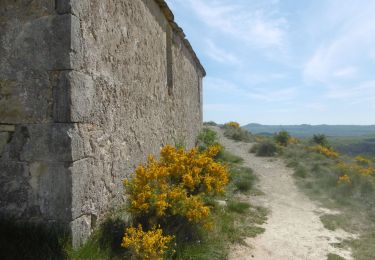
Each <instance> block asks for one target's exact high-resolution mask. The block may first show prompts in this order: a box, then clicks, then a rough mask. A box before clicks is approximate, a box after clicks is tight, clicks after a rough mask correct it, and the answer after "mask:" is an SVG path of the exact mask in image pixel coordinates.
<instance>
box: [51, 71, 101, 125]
mask: <svg viewBox="0 0 375 260" xmlns="http://www.w3.org/2000/svg"><path fill="white" fill-rule="evenodd" d="M54 96H55V100H56V102H55V103H54V120H55V121H56V122H82V123H89V122H93V119H94V115H95V110H96V109H95V108H96V107H97V106H96V105H97V101H96V93H95V85H94V81H93V79H92V78H91V77H90V76H88V75H86V74H83V73H80V72H76V71H66V72H63V73H61V75H60V78H59V80H58V83H57V86H56V88H55V93H54Z"/></svg>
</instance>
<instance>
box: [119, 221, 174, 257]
mask: <svg viewBox="0 0 375 260" xmlns="http://www.w3.org/2000/svg"><path fill="white" fill-rule="evenodd" d="M172 239H173V236H164V235H163V230H162V229H160V228H155V227H153V228H152V229H151V230H149V231H147V232H144V231H143V229H142V226H141V225H138V228H134V227H130V228H128V229H126V233H125V236H124V238H123V240H122V244H121V246H122V247H125V248H129V249H130V250H131V251H132V253H133V254H134V255H137V256H138V257H139V258H141V259H156V260H162V259H163V256H164V254H165V252H166V250H167V249H168V246H167V245H168V244H169V243H170V242H171V240H172Z"/></svg>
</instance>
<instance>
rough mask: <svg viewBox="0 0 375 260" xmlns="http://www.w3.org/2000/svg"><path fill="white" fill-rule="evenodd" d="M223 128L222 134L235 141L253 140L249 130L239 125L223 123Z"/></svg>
mask: <svg viewBox="0 0 375 260" xmlns="http://www.w3.org/2000/svg"><path fill="white" fill-rule="evenodd" d="M223 129H224V136H225V137H227V138H229V139H232V140H235V141H242V142H252V141H254V137H253V135H252V134H251V133H250V132H249V131H247V130H245V129H243V128H241V127H232V126H228V125H224V126H223Z"/></svg>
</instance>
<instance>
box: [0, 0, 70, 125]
mask: <svg viewBox="0 0 375 260" xmlns="http://www.w3.org/2000/svg"><path fill="white" fill-rule="evenodd" d="M12 2H13V1H12ZM21 2H22V1H21ZM34 2H35V1H33V3H34ZM36 2H38V1H36ZM40 4H42V3H40ZM4 5H5V8H6V7H8V9H6V10H8V12H9V13H13V12H15V13H17V12H16V11H15V10H14V9H13V8H15V7H14V6H12V5H11V4H9V6H6V3H5V4H4V3H3V2H1V4H0V7H1V10H3V8H4ZM29 8H32V7H30V6H29ZM40 8H42V7H40ZM24 9H25V7H24ZM17 10H18V9H17ZM5 13H6V14H7V15H6V16H7V17H8V16H9V15H8V13H7V12H5ZM42 13H43V12H42ZM47 13H48V12H47ZM22 19H24V21H23V20H22ZM22 19H19V18H18V16H14V17H12V16H9V17H8V19H7V20H6V22H4V23H3V24H2V26H0V43H1V44H0V68H1V69H0V123H10V124H16V123H41V122H47V121H51V119H52V103H53V100H52V91H53V90H52V86H51V82H50V77H49V72H50V71H54V70H64V69H71V64H70V51H71V38H70V32H71V20H72V19H71V15H69V14H66V15H58V16H56V15H47V16H41V17H39V16H37V17H35V16H33V15H30V16H22Z"/></svg>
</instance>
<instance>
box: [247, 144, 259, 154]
mask: <svg viewBox="0 0 375 260" xmlns="http://www.w3.org/2000/svg"><path fill="white" fill-rule="evenodd" d="M258 149H259V144H254V145H253V146H251V148H250V150H249V153H256V152H257V151H258Z"/></svg>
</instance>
